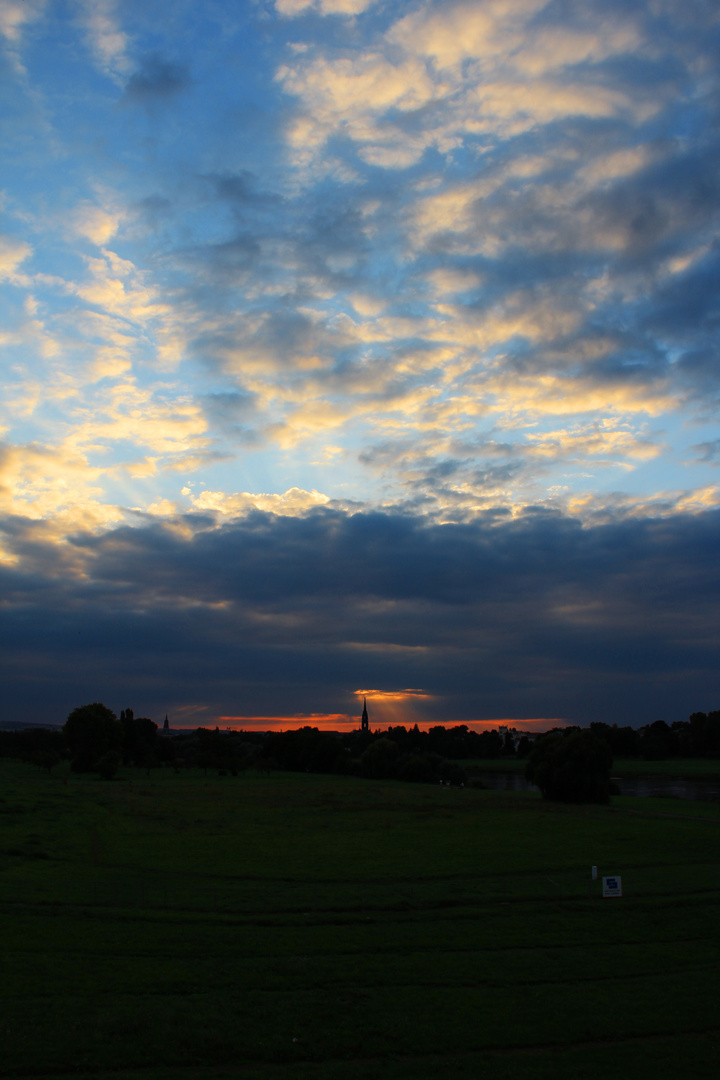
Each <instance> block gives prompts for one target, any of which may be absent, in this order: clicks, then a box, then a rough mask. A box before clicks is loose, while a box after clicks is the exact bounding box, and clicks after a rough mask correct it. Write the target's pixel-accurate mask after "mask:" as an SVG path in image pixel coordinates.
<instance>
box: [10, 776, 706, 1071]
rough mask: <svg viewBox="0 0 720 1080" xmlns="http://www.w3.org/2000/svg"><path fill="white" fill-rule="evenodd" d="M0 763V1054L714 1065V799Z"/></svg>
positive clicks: (250, 1065) (36, 1059)
mask: <svg viewBox="0 0 720 1080" xmlns="http://www.w3.org/2000/svg"><path fill="white" fill-rule="evenodd" d="M0 785H1V786H0V905H1V908H2V943H1V952H0V970H1V971H2V978H1V979H0V994H1V995H2V1002H1V1012H0V1051H1V1052H0V1076H1V1077H23V1078H27V1080H32V1078H36V1077H37V1078H40V1077H43V1078H52V1080H63V1078H65V1077H71V1076H73V1077H74V1076H78V1075H86V1076H88V1077H92V1078H94V1080H95V1078H97V1080H110V1078H112V1080H131V1078H132V1080H174V1078H187V1080H191V1078H192V1080H196V1078H197V1080H221V1078H230V1077H245V1078H248V1080H255V1078H257V1080H260V1078H263V1080H290V1078H293V1080H296V1078H300V1080H305V1078H307V1080H340V1078H343V1080H360V1078H374V1077H381V1078H386V1077H387V1078H397V1080H411V1078H412V1080H418V1078H420V1080H422V1078H425V1077H429V1078H434V1077H448V1076H451V1077H452V1076H457V1077H460V1076H463V1077H490V1078H495V1077H497V1078H508V1080H517V1078H520V1080H523V1078H528V1080H530V1078H545V1077H547V1078H548V1080H549V1078H551V1077H552V1078H560V1080H564V1078H568V1080H569V1078H578V1077H580V1078H585V1077H588V1078H589V1077H593V1078H594V1077H597V1078H600V1077H607V1076H609V1075H611V1074H612V1075H615V1076H619V1077H633V1078H636V1077H652V1078H654V1080H657V1078H663V1077H671V1076H672V1077H676V1076H678V1075H682V1076H692V1077H693V1078H698V1077H710V1076H712V1077H715V1076H716V1075H717V1060H718V1053H719V1052H720V1014H719V1012H718V991H719V990H720V976H719V974H718V973H719V971H720V965H719V961H720V930H719V927H720V867H719V861H718V855H719V854H720V846H719V843H718V842H719V840H720V811H719V808H718V805H717V804H713V803H693V804H690V803H684V802H680V801H679V800H677V799H666V800H665V799H653V800H643V799H630V798H616V799H613V801H612V803H611V805H610V806H607V807H568V806H562V805H553V804H549V803H545V802H543V801H542V800H541V799H540V798H539V797H538V796H537V795H535V794H533V793H518V794H513V795H509V794H506V793H500V792H492V791H482V790H476V789H469V788H465V789H458V788H447V787H442V786H440V785H438V786H437V787H435V786H426V785H421V784H417V785H414V784H400V783H396V782H374V781H368V780H360V779H357V778H351V777H334V776H320V775H311V774H303V775H299V774H292V773H274V774H272V775H269V776H265V775H256V774H253V773H248V774H247V775H244V776H240V777H230V776H227V777H219V776H217V775H211V774H208V775H207V776H204V775H203V773H202V771H200V770H198V771H196V772H183V773H180V774H176V773H175V772H174V771H172V770H170V769H166V770H153V771H152V772H151V773H150V774H146V773H145V772H144V771H142V770H130V769H124V770H121V771H120V773H119V774H118V777H117V778H116V779H115V780H112V781H103V780H100V779H97V778H95V777H90V776H78V775H73V774H71V773H69V772H67V771H63V769H62V768H57V769H56V770H54V771H53V773H52V774H50V775H48V774H46V773H43V772H41V771H40V770H38V769H36V768H33V767H32V766H29V765H24V764H21V763H19V762H14V761H0ZM593 864H595V865H597V867H598V873H599V875H603V874H619V875H621V876H622V885H623V896H622V898H620V899H603V898H602V895H601V886H600V881H596V882H592V881H591V876H590V868H591V866H592V865H593Z"/></svg>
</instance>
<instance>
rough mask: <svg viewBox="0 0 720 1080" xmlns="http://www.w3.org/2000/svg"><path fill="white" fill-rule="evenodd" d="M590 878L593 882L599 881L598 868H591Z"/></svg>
mask: <svg viewBox="0 0 720 1080" xmlns="http://www.w3.org/2000/svg"><path fill="white" fill-rule="evenodd" d="M590 877H591V878H592V879H593V881H597V866H592V867H591V868H590Z"/></svg>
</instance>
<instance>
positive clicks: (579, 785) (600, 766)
mask: <svg viewBox="0 0 720 1080" xmlns="http://www.w3.org/2000/svg"><path fill="white" fill-rule="evenodd" d="M611 765H612V754H611V752H610V747H609V746H608V744H607V743H606V742H605V740H604V739H602V738H600V737H599V736H598V735H595V734H594V733H593V732H591V731H575V732H573V733H572V734H570V735H562V734H555V733H553V734H551V735H545V736H543V737H542V738H540V739H538V740H537V741H536V743H535V746H534V748H533V751H532V753H531V755H530V758H529V760H528V763H527V766H526V768H525V776H526V778H527V779H528V780H529V781H530V783H532V784H537V786H538V787H539V788H540V791H541V792H542V795H543V798H545V799H552V800H553V801H556V802H570V803H606V802H608V800H609V798H610V767H611Z"/></svg>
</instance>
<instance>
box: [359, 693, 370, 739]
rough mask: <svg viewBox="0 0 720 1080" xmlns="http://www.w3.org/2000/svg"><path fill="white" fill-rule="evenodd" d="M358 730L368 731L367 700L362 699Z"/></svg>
mask: <svg viewBox="0 0 720 1080" xmlns="http://www.w3.org/2000/svg"><path fill="white" fill-rule="evenodd" d="M360 730H361V731H369V730H370V728H369V727H368V714H367V698H363V712H362V717H361V719H360Z"/></svg>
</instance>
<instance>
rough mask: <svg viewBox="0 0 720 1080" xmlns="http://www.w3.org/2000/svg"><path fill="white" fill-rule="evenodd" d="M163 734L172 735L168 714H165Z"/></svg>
mask: <svg viewBox="0 0 720 1080" xmlns="http://www.w3.org/2000/svg"><path fill="white" fill-rule="evenodd" d="M162 734H163V735H169V734H170V725H169V723H168V715H167V713H165V723H164V724H163V726H162Z"/></svg>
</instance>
